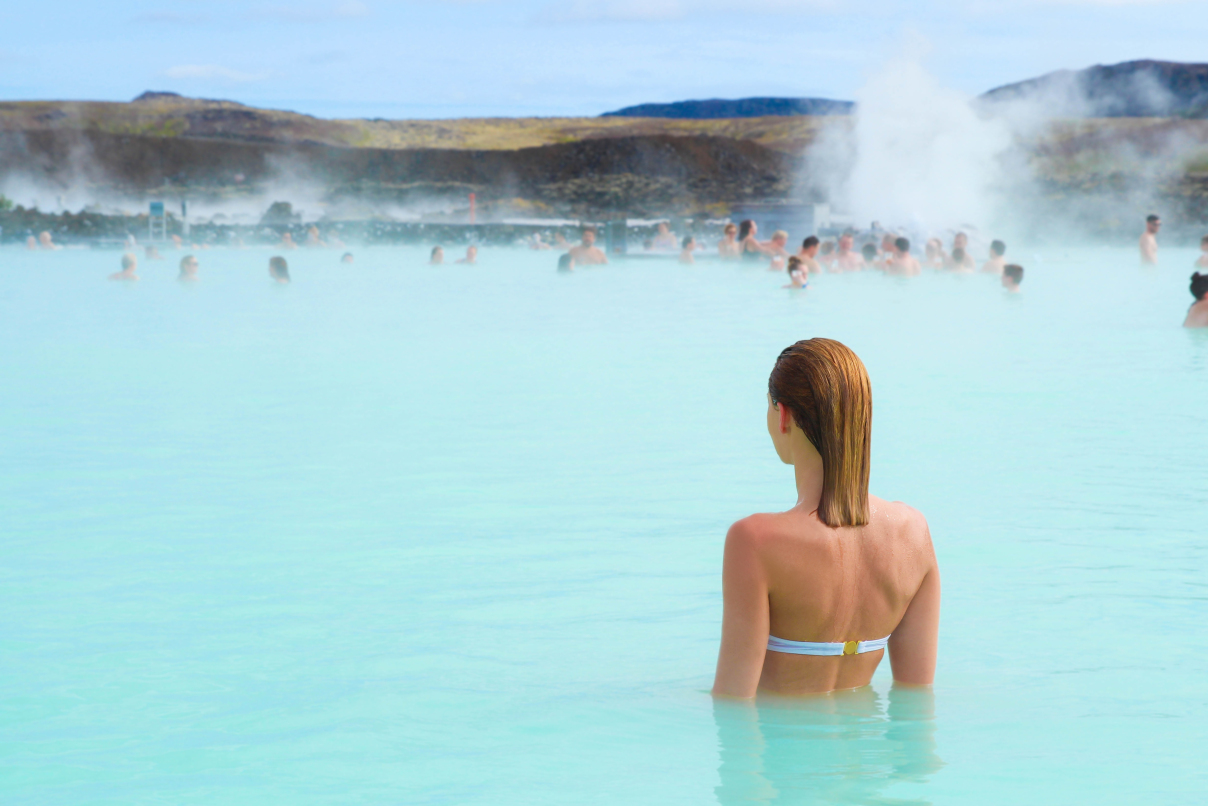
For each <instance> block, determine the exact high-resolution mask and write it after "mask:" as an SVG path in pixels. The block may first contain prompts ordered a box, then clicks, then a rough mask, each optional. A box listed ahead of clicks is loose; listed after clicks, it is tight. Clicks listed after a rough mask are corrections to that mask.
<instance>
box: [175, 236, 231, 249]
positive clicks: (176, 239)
mask: <svg viewBox="0 0 1208 806" xmlns="http://www.w3.org/2000/svg"><path fill="white" fill-rule="evenodd" d="M182 243H184V242H183V241H182V240H181V239H180V236H179V235H173V236H172V248H173V249H179V248H180V246H181V244H182ZM242 243H243V242H242V241H240V244H242Z"/></svg>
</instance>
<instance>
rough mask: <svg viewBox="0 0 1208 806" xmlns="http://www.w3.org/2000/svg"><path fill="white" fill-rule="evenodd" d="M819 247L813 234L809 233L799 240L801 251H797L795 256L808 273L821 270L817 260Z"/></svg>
mask: <svg viewBox="0 0 1208 806" xmlns="http://www.w3.org/2000/svg"><path fill="white" fill-rule="evenodd" d="M820 248H821V244H819V243H818V238H817V236H815V235H811V236H809V237H808V238H806V239H805V240H804V241H802V242H801V251H800V252H798V253H797V257H798V259H799V260H800V261H801V264H802V267H803V268H804V269H805V271H807V272H809V273H810V274H814V273H816V272H820V271H822V265H821V264H820V263H818V260H817V257H818V250H819V249H820Z"/></svg>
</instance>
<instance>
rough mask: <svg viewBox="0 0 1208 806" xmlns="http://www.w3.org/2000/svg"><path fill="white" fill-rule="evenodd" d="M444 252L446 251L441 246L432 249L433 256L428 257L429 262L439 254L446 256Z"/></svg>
mask: <svg viewBox="0 0 1208 806" xmlns="http://www.w3.org/2000/svg"><path fill="white" fill-rule="evenodd" d="M444 251H445V250H444V249H442V248H441V247H439V246H434V247H432V254H430V255H428V260H431V259H432V258H434V257H436V255H437V253H440V254H444Z"/></svg>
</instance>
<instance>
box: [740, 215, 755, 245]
mask: <svg viewBox="0 0 1208 806" xmlns="http://www.w3.org/2000/svg"><path fill="white" fill-rule="evenodd" d="M754 226H755V222H754V221H752V220H751V219H749V218H746V219H743V220H742V221H740V222H739V223H738V240H740V241H745V240H746V239H747V236H749V235H750V234H751V228H752V227H754Z"/></svg>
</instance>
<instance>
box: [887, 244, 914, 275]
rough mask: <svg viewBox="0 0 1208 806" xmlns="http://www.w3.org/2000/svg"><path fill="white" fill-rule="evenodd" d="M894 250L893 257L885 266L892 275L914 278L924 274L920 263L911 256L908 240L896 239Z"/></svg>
mask: <svg viewBox="0 0 1208 806" xmlns="http://www.w3.org/2000/svg"><path fill="white" fill-rule="evenodd" d="M893 249H894V251H893V256H892V257H890V258H889V260H888V261H887V262H886V264H885V269H886V270H887V271H888V272H889V273H890V274H897V275H899V276H901V277H914V276H916V275H919V274H922V273H923V269H922V267H920V266H919V262H918V261H917V260H915V259H914V256H913V255H911V254H910V241H909V240H907V239H906V238H896V239H895V240H894V242H893Z"/></svg>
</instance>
